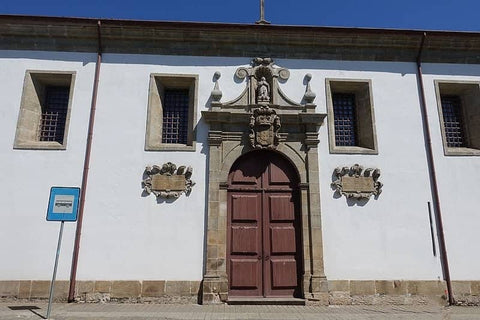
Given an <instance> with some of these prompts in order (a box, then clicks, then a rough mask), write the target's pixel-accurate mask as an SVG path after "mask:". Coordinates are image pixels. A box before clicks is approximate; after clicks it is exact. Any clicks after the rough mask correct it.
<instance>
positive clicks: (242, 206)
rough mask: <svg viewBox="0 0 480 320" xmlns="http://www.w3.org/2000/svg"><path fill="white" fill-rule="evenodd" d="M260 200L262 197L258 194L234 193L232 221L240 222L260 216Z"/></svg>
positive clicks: (253, 219)
mask: <svg viewBox="0 0 480 320" xmlns="http://www.w3.org/2000/svg"><path fill="white" fill-rule="evenodd" d="M259 201H261V199H260V198H259V196H258V195H257V194H253V195H245V194H244V195H232V221H234V222H239V221H240V220H244V221H253V222H256V221H257V218H258V212H257V211H258V210H257V208H259V205H260V203H259Z"/></svg>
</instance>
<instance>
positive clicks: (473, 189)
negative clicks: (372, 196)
mask: <svg viewBox="0 0 480 320" xmlns="http://www.w3.org/2000/svg"><path fill="white" fill-rule="evenodd" d="M423 72H424V82H425V94H426V100H427V107H428V111H427V112H428V115H429V118H428V119H429V125H430V130H431V134H432V145H433V152H434V155H435V166H436V171H437V179H438V190H439V193H440V205H441V211H442V217H443V225H444V229H445V239H446V242H447V245H446V249H447V256H448V262H449V265H450V275H451V278H452V280H478V279H480V272H479V270H480V256H479V255H478V254H477V252H478V251H479V250H480V243H479V241H478V233H479V230H480V215H479V210H478V207H479V206H478V203H477V200H478V194H479V191H480V187H479V181H480V157H478V156H445V155H444V150H443V145H442V135H441V131H440V120H439V115H438V108H437V98H436V95H435V87H434V80H456V81H477V82H480V66H478V65H453V64H444V65H440V64H425V65H424V66H423Z"/></svg>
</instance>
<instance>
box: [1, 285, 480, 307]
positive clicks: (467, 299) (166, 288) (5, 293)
mask: <svg viewBox="0 0 480 320" xmlns="http://www.w3.org/2000/svg"><path fill="white" fill-rule="evenodd" d="M68 289H69V282H68V281H56V282H55V295H54V299H55V301H66V300H67V297H68ZM49 290H50V281H37V280H18V281H15V280H14V281H0V299H29V300H35V299H48V296H49ZM201 290H202V288H201V281H169V280H165V281H164V280H158V281H150V280H144V281H77V286H76V294H75V300H76V301H84V302H108V301H118V302H150V303H182V304H192V303H202V301H201V297H202V292H201ZM452 290H453V293H454V299H455V302H456V304H458V305H476V306H479V305H480V281H452ZM225 298H226V297H225ZM220 300H221V299H220ZM219 302H220V301H219ZM204 303H212V301H204ZM316 303H318V304H322V305H326V304H330V305H355V304H380V305H395V304H399V305H405V304H440V305H446V304H447V296H446V284H445V282H444V281H408V280H395V281H391V280H362V281H360V280H329V281H328V293H325V294H323V295H322V297H318V298H317V299H309V301H307V304H316Z"/></svg>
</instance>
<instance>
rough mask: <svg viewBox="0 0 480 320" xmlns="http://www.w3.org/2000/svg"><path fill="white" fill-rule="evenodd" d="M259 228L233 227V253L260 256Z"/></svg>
mask: <svg viewBox="0 0 480 320" xmlns="http://www.w3.org/2000/svg"><path fill="white" fill-rule="evenodd" d="M258 236H259V234H258V227H243V226H236V227H232V253H238V254H255V255H258V254H259V253H260V251H259V250H258V245H259V243H258V238H259V237H258Z"/></svg>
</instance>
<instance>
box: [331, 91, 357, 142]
mask: <svg viewBox="0 0 480 320" xmlns="http://www.w3.org/2000/svg"><path fill="white" fill-rule="evenodd" d="M332 102H333V117H334V128H335V145H337V146H356V145H357V134H356V131H357V120H356V114H355V113H356V110H355V109H356V108H355V94H351V93H334V94H332Z"/></svg>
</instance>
